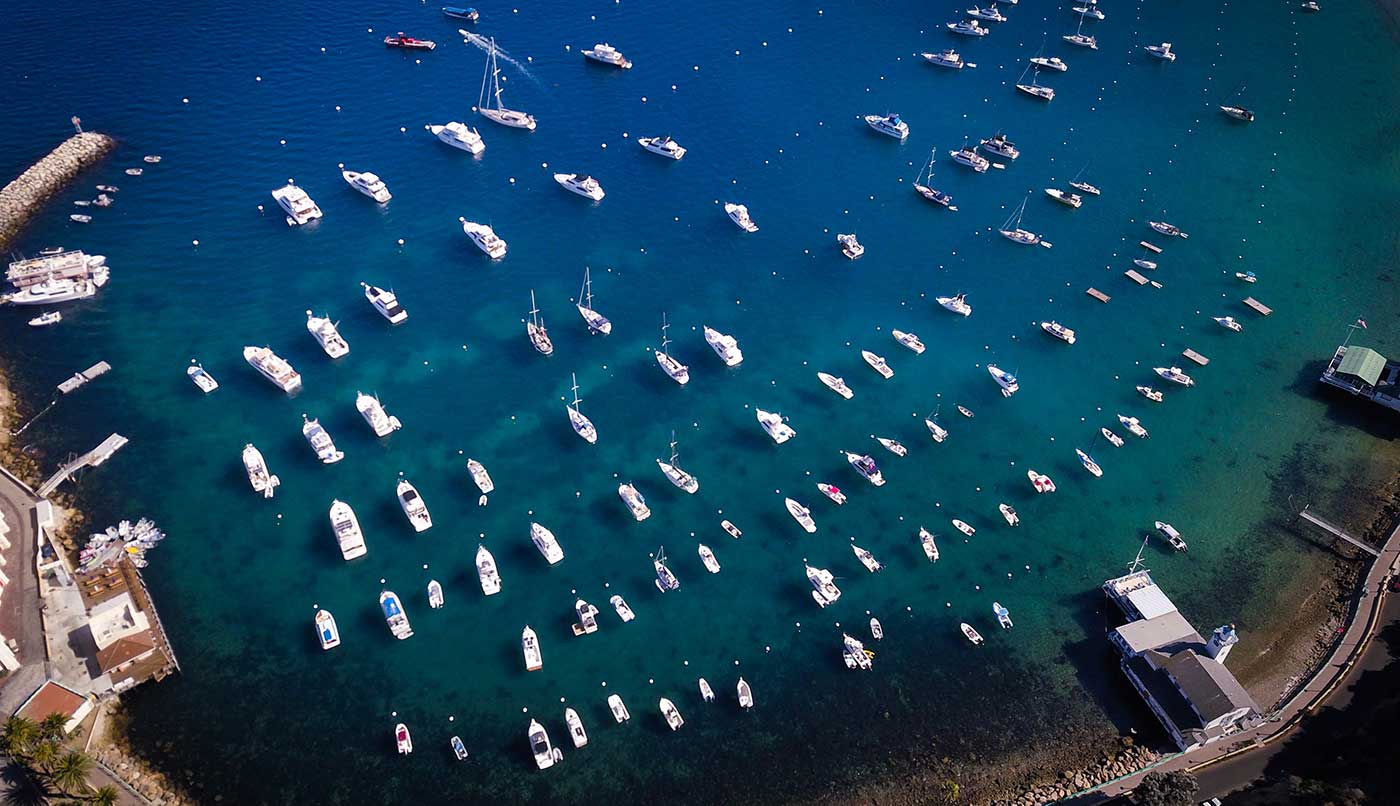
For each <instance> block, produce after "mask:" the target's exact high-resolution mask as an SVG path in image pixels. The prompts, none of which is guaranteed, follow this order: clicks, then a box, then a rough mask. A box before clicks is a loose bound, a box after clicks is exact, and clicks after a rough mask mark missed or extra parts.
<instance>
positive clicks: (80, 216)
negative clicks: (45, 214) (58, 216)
mask: <svg viewBox="0 0 1400 806" xmlns="http://www.w3.org/2000/svg"><path fill="white" fill-rule="evenodd" d="M68 220H69V221H73V222H75V223H78V224H91V223H92V216H90V215H86V214H84V213H73V214H72V215H70V216H68ZM288 220H289V221H290V219H288Z"/></svg>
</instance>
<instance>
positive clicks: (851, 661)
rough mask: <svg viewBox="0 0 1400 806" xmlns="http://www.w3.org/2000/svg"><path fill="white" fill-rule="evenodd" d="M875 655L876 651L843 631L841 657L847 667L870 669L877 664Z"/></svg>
mask: <svg viewBox="0 0 1400 806" xmlns="http://www.w3.org/2000/svg"><path fill="white" fill-rule="evenodd" d="M874 657H875V653H874V652H871V651H870V650H868V649H866V648H865V644H862V643H861V642H860V641H857V640H856V639H854V638H852V637H851V636H849V635H847V634H846V633H841V658H842V660H844V661H845V662H846V668H847V669H864V670H866V671H869V670H870V668H871V667H873V666H874V665H875V663H874V660H873V658H874Z"/></svg>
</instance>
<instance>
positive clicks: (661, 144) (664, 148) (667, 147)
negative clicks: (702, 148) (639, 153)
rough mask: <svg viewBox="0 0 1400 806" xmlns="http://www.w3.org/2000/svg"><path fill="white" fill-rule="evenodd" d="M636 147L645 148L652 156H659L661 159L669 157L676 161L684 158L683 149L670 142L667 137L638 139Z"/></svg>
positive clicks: (673, 141)
mask: <svg viewBox="0 0 1400 806" xmlns="http://www.w3.org/2000/svg"><path fill="white" fill-rule="evenodd" d="M637 145H639V146H641V147H642V148H645V149H646V150H647V151H650V152H651V153H653V154H660V155H661V156H663V157H670V158H671V159H673V160H678V159H680V158H681V157H684V156H685V148H684V147H682V146H681V144H680V143H677V142H676V141H675V140H672V139H671V138H670V136H669V135H667V136H665V137H638V138H637Z"/></svg>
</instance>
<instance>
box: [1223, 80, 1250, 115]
mask: <svg viewBox="0 0 1400 806" xmlns="http://www.w3.org/2000/svg"><path fill="white" fill-rule="evenodd" d="M1243 92H1244V87H1243V86H1241V87H1240V88H1239V89H1237V90H1235V91H1234V93H1233V94H1231V95H1230V97H1229V98H1228V99H1227V102H1226V103H1225V104H1222V105H1221V107H1220V111H1221V112H1224V113H1225V114H1227V115H1229V116H1230V117H1232V118H1234V119H1235V120H1242V121H1244V122H1245V123H1253V122H1254V113H1253V112H1251V111H1249V110H1248V109H1246V108H1244V107H1243V106H1234V105H1232V104H1231V103H1230V102H1232V101H1234V99H1235V98H1237V97H1239V95H1241V94H1242V93H1243Z"/></svg>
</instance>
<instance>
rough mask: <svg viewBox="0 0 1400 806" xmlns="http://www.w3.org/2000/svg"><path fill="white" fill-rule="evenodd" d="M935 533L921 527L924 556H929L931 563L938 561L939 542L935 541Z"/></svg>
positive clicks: (920, 542) (920, 537)
mask: <svg viewBox="0 0 1400 806" xmlns="http://www.w3.org/2000/svg"><path fill="white" fill-rule="evenodd" d="M933 538H934V535H933V533H932V532H930V531H929V530H927V529H925V528H924V527H922V526H920V527H919V545H921V546H923V547H924V556H925V557H928V561H929V562H931V563H934V562H938V544H937V543H935V542H934V539H933Z"/></svg>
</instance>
